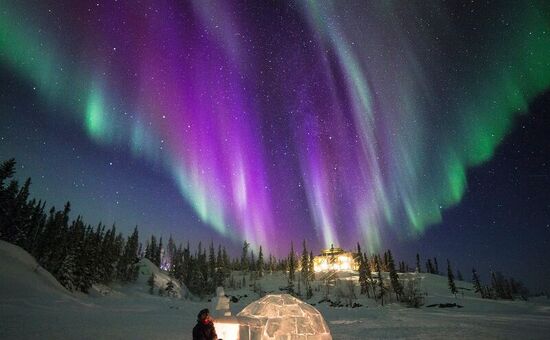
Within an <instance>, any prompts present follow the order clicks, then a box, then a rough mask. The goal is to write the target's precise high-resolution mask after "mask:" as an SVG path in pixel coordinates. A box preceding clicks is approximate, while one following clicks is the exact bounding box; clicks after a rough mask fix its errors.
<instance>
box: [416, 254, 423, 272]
mask: <svg viewBox="0 0 550 340" xmlns="http://www.w3.org/2000/svg"><path fill="white" fill-rule="evenodd" d="M416 272H417V273H422V268H421V267H420V254H418V253H416Z"/></svg>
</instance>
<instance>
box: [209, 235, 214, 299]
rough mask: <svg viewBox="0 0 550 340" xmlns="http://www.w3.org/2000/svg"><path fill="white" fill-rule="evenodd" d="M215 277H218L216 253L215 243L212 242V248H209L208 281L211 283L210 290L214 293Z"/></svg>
mask: <svg viewBox="0 0 550 340" xmlns="http://www.w3.org/2000/svg"><path fill="white" fill-rule="evenodd" d="M215 276H216V253H215V250H214V242H213V241H210V247H209V248H208V281H209V282H210V288H211V290H212V291H215V290H216V283H215Z"/></svg>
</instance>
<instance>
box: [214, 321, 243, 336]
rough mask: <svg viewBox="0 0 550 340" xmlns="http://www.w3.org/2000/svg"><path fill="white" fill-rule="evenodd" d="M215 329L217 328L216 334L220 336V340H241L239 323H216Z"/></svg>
mask: <svg viewBox="0 0 550 340" xmlns="http://www.w3.org/2000/svg"><path fill="white" fill-rule="evenodd" d="M214 327H215V328H216V334H218V338H219V339H223V340H239V324H238V323H226V322H214Z"/></svg>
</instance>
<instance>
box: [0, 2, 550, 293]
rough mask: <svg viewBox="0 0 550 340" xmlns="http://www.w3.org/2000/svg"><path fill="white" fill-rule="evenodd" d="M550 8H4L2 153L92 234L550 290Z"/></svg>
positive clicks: (0, 38) (40, 193) (0, 32)
mask: <svg viewBox="0 0 550 340" xmlns="http://www.w3.org/2000/svg"><path fill="white" fill-rule="evenodd" d="M549 7H550V6H549V4H548V3H547V2H545V1H513V2H512V1H502V2H501V1H483V2H478V1H471V2H466V1H456V2H455V1H446V2H441V1H416V2H415V1H318V2H316V1H292V2H283V1H258V2H255V1H246V2H244V1H243V2H233V1H206V0H197V1H183V2H182V1H91V2H89V1H11V0H4V1H2V2H1V3H0V115H1V116H0V117H1V124H0V158H1V159H2V160H4V159H8V158H11V157H15V158H16V160H17V162H18V169H17V171H18V174H17V178H19V179H24V178H26V177H32V180H33V185H32V187H31V189H32V195H33V196H34V197H37V198H42V199H45V200H47V202H48V204H49V205H55V206H56V207H58V208H60V207H61V206H62V205H63V204H64V202H65V201H67V200H69V201H71V203H72V207H73V210H72V216H73V217H76V215H77V214H81V215H83V217H84V219H85V220H86V221H88V222H89V223H93V224H95V223H98V222H99V221H102V222H104V223H105V224H107V225H110V224H112V223H116V225H117V227H118V228H119V230H122V231H123V232H129V231H130V230H131V229H132V228H133V227H134V226H135V225H138V226H139V229H140V232H141V235H142V236H148V235H150V234H151V233H154V234H156V235H164V237H168V236H169V235H170V234H172V235H173V236H174V237H175V238H176V240H178V241H187V240H190V241H191V242H197V241H199V240H202V241H203V242H209V241H210V240H211V239H212V240H214V242H223V243H224V244H225V245H227V246H228V247H229V248H232V249H233V251H236V250H237V249H238V247H239V246H240V244H242V241H243V240H244V239H246V240H248V241H249V242H252V244H253V245H254V246H258V245H260V244H261V245H263V246H264V248H267V249H268V251H270V252H273V253H274V254H277V255H283V254H285V253H286V252H288V249H289V244H290V241H291V240H294V242H295V243H298V244H299V243H300V242H301V240H302V239H304V238H305V239H307V241H308V243H309V244H310V246H312V247H313V248H314V249H315V250H316V251H318V250H320V248H322V247H325V246H330V244H334V245H339V246H342V247H344V248H352V247H354V246H355V244H356V243H357V242H360V243H361V244H363V246H364V248H366V249H367V250H368V251H370V252H373V251H380V250H383V249H385V248H391V249H392V250H393V251H394V253H396V254H397V256H398V257H400V258H402V259H405V260H407V261H408V262H409V263H410V264H411V265H413V264H414V255H415V254H416V252H420V253H421V255H423V256H437V257H438V259H440V261H439V262H440V264H443V263H444V262H445V259H446V258H450V259H451V261H453V263H456V266H457V267H458V268H459V269H461V271H462V272H463V274H464V276H465V277H466V278H469V277H470V270H471V267H472V266H476V268H477V269H478V271H480V272H482V273H485V279H486V278H487V273H488V272H489V270H498V271H502V272H503V273H504V274H506V275H512V276H514V277H516V278H517V279H520V280H523V281H525V282H526V283H527V284H528V286H530V287H531V288H534V289H543V288H546V289H550V250H549V248H550V190H549V189H550V178H549V177H550V175H549V174H550V171H549V162H550V123H549V114H550V112H549V107H550V94H549V92H547V91H548V90H549V89H550V8H549Z"/></svg>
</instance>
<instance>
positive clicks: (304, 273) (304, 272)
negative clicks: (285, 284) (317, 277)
mask: <svg viewBox="0 0 550 340" xmlns="http://www.w3.org/2000/svg"><path fill="white" fill-rule="evenodd" d="M300 267H301V270H300V273H301V276H300V278H301V281H302V282H304V283H305V284H306V289H307V285H308V284H309V253H308V251H307V247H306V240H305V239H304V240H303V242H302V256H301V258H300Z"/></svg>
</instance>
